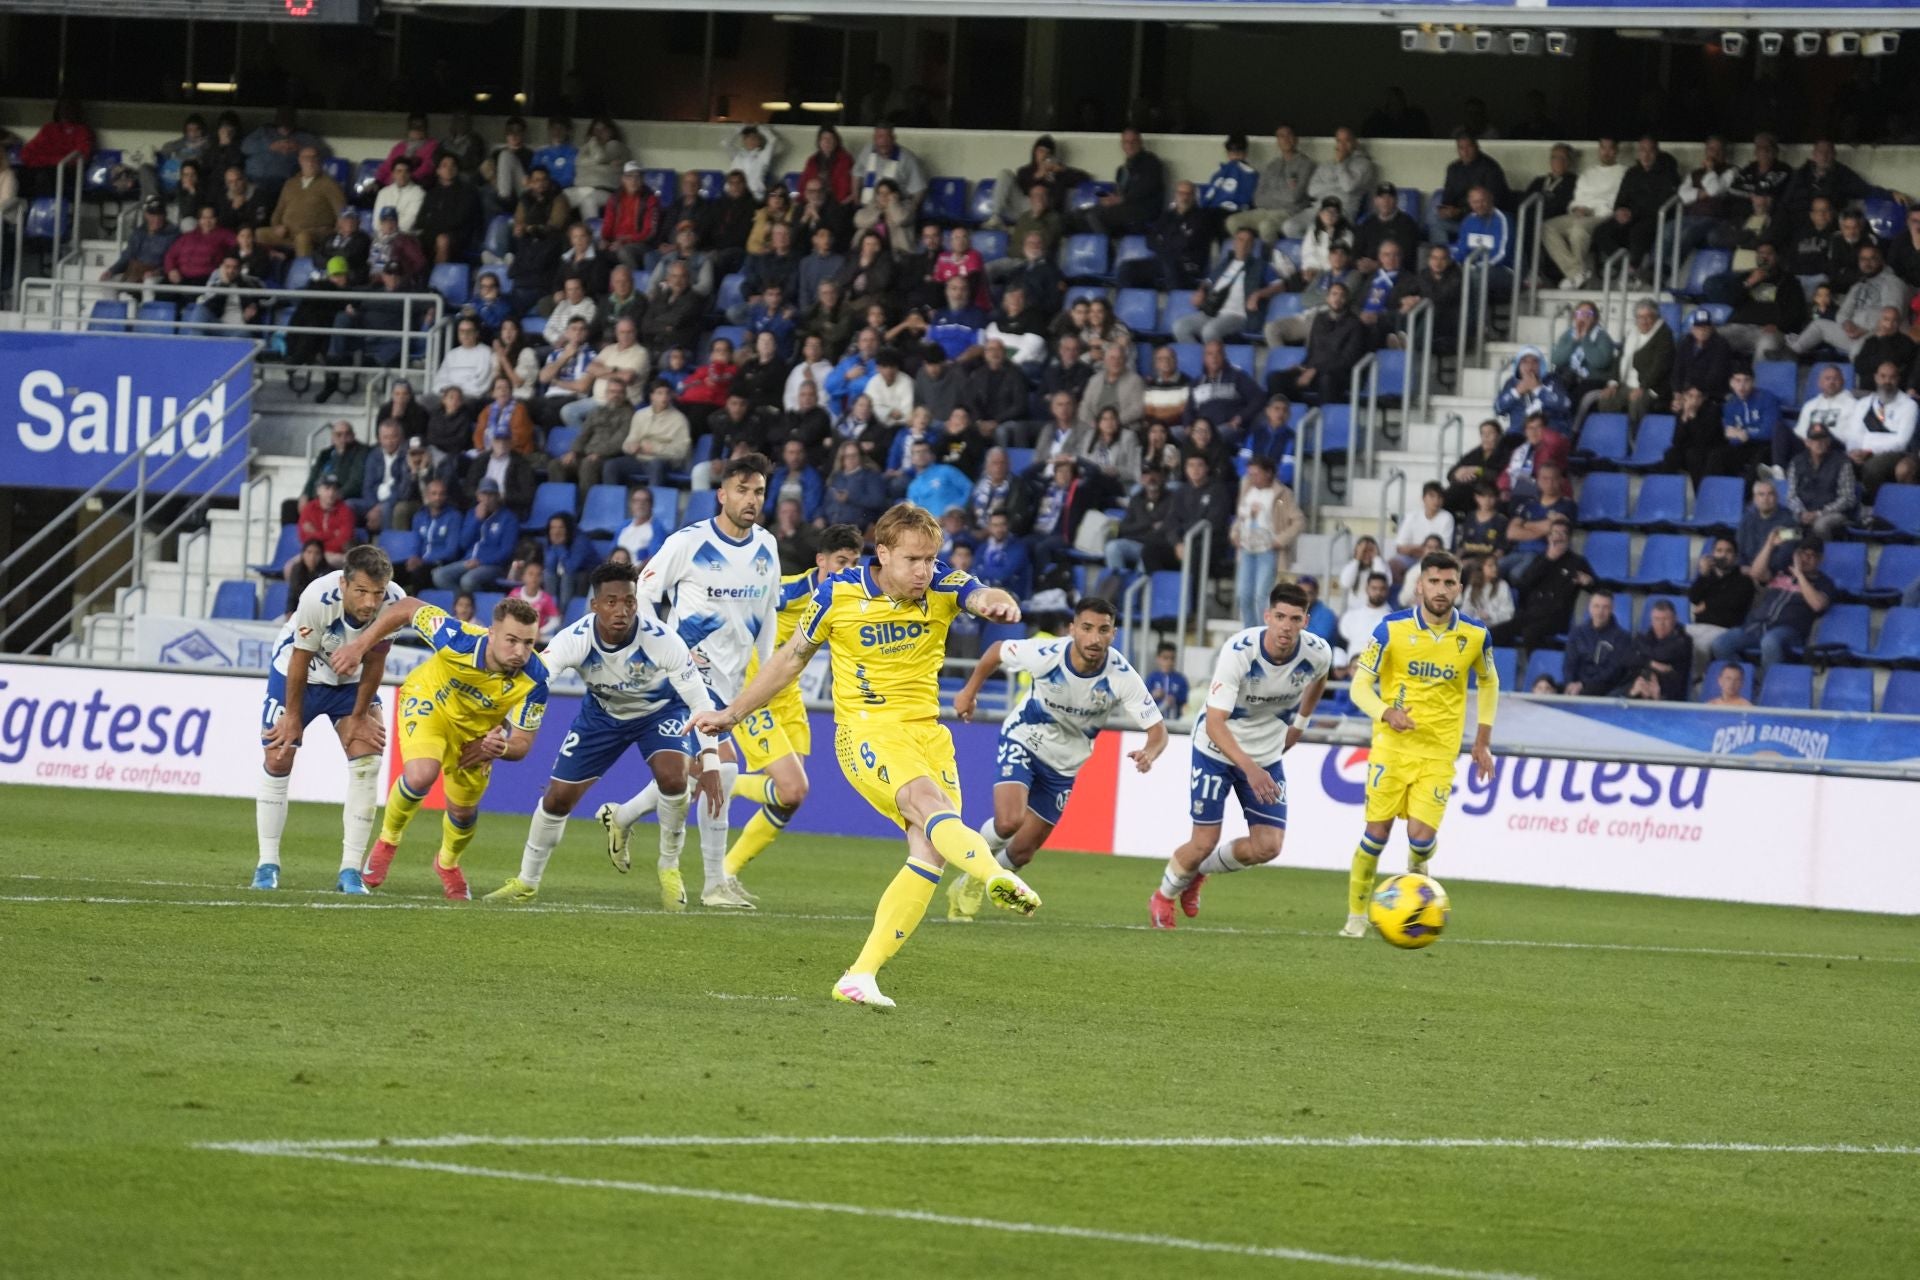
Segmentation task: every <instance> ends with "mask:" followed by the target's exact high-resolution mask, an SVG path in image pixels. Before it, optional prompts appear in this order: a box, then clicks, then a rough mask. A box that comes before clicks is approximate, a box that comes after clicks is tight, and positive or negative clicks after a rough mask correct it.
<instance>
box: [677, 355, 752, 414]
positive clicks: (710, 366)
mask: <svg viewBox="0 0 1920 1280" xmlns="http://www.w3.org/2000/svg"><path fill="white" fill-rule="evenodd" d="M739 374H740V366H739V365H738V364H736V363H734V351H733V343H732V342H731V341H729V340H728V339H726V338H715V339H714V340H713V345H712V346H710V347H709V348H708V349H707V362H706V363H705V364H703V365H700V366H698V367H697V368H695V369H694V371H693V373H692V374H691V375H690V376H689V377H688V378H687V380H686V381H685V382H683V383H682V384H681V385H680V394H679V397H678V399H679V401H680V403H681V404H683V405H687V406H689V407H691V406H694V405H698V406H700V407H701V408H703V409H709V410H711V409H717V408H719V407H720V406H722V405H724V404H725V403H726V402H727V398H728V396H729V395H731V394H732V392H733V381H734V379H735V378H737V377H738V376H739Z"/></svg>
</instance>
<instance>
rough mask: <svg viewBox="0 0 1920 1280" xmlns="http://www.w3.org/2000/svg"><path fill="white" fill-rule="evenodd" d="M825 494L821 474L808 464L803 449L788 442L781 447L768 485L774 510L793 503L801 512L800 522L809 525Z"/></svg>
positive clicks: (797, 443)
mask: <svg viewBox="0 0 1920 1280" xmlns="http://www.w3.org/2000/svg"><path fill="white" fill-rule="evenodd" d="M825 493H826V485H825V483H824V482H823V481H822V480H821V479H820V473H819V472H818V471H815V470H814V469H813V468H812V467H811V466H809V465H808V464H807V447H806V445H804V444H802V443H801V442H800V441H798V440H795V439H791V438H790V439H788V440H787V441H786V442H785V443H783V444H782V445H781V446H780V465H779V466H778V467H777V468H775V469H774V473H773V479H772V480H771V481H769V482H768V484H767V496H768V498H769V499H770V500H772V502H773V503H774V508H775V510H776V511H777V510H778V509H779V508H781V507H783V506H786V505H787V504H788V503H793V504H795V505H797V506H798V507H799V508H800V518H801V519H803V520H809V521H810V520H812V519H814V518H815V517H816V516H818V515H819V514H820V503H821V500H822V498H823V497H824V496H825Z"/></svg>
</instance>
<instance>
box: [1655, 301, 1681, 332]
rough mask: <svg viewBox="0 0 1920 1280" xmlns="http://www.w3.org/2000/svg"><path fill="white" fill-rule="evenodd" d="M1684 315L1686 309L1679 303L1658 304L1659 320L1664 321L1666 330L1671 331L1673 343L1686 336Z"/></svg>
mask: <svg viewBox="0 0 1920 1280" xmlns="http://www.w3.org/2000/svg"><path fill="white" fill-rule="evenodd" d="M1686 313H1687V308H1686V307H1685V306H1684V305H1682V304H1681V303H1678V302H1663V303H1661V304H1660V318H1661V319H1662V320H1664V321H1666V324H1667V328H1669V329H1671V330H1672V331H1673V338H1674V341H1675V342H1678V341H1679V340H1680V339H1681V338H1684V337H1686V336H1687V315H1686Z"/></svg>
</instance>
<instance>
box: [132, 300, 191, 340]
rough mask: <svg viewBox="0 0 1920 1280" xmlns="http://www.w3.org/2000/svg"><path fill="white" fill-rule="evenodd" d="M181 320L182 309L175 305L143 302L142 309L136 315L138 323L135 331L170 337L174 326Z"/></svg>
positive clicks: (134, 327) (134, 328)
mask: <svg viewBox="0 0 1920 1280" xmlns="http://www.w3.org/2000/svg"><path fill="white" fill-rule="evenodd" d="M179 318H180V308H179V307H178V306H177V305H175V304H174V303H171V302H143V303H141V304H140V309H139V310H138V311H136V312H135V313H134V319H135V320H137V321H138V323H137V324H135V325H134V326H133V331H134V332H135V333H157V334H161V335H169V334H171V333H172V332H173V328H174V324H175V322H177V321H178V320H179Z"/></svg>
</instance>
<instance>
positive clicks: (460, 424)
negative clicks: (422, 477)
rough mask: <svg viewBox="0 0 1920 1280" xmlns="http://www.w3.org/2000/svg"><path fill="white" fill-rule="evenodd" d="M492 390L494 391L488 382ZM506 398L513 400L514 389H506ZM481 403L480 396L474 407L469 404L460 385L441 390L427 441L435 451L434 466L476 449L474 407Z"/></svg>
mask: <svg viewBox="0 0 1920 1280" xmlns="http://www.w3.org/2000/svg"><path fill="white" fill-rule="evenodd" d="M488 386H489V390H490V389H491V387H492V383H491V381H489V384H488ZM507 398H508V399H509V400H511V399H512V398H513V394H512V387H511V386H509V387H508V389H507ZM480 403H481V399H480V397H478V396H475V397H474V400H473V404H469V403H468V402H467V396H466V393H465V392H463V391H461V389H460V387H459V385H458V384H457V383H449V384H448V385H446V386H445V387H443V388H441V390H440V403H439V404H438V405H437V406H435V407H434V409H433V410H432V411H431V412H429V413H428V414H427V429H426V433H425V436H424V438H425V440H426V442H427V447H428V448H429V449H430V450H432V454H433V461H434V462H435V464H438V463H441V462H444V461H446V460H447V459H448V458H450V457H459V456H461V455H463V454H465V453H466V452H467V451H468V450H469V449H470V448H472V446H473V429H474V405H478V404H480Z"/></svg>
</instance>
